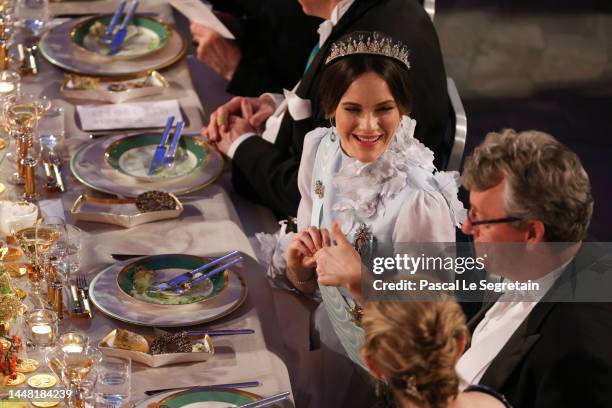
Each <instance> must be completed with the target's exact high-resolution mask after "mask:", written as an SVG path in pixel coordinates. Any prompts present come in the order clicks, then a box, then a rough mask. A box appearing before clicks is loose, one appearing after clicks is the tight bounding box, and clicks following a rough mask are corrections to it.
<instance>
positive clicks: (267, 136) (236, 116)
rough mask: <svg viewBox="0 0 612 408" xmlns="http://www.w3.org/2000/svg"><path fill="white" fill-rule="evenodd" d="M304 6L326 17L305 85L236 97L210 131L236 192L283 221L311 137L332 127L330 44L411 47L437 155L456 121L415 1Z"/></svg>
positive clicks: (418, 98) (417, 98)
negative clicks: (325, 96)
mask: <svg viewBox="0 0 612 408" xmlns="http://www.w3.org/2000/svg"><path fill="white" fill-rule="evenodd" d="M299 1H300V4H301V5H302V9H303V10H304V12H305V13H306V14H308V15H311V16H317V17H321V18H324V19H325V21H324V22H323V23H322V24H321V26H320V27H319V30H318V32H319V41H318V44H316V47H315V48H314V50H313V52H312V53H311V55H312V58H311V59H309V61H308V64H307V69H306V71H305V73H304V76H303V77H302V80H301V81H300V82H299V84H298V85H297V86H296V87H295V88H294V90H293V91H286V90H285V94H284V96H283V95H274V94H264V95H261V96H260V97H259V98H239V97H237V98H234V99H232V100H231V101H230V102H228V103H227V104H226V105H224V106H222V107H220V108H219V109H218V110H217V111H216V112H214V113H213V114H212V115H211V117H210V121H209V124H208V127H207V128H206V129H205V131H204V133H205V135H206V136H207V137H208V139H209V140H210V141H211V142H213V143H215V144H216V146H217V148H218V149H219V150H220V151H221V152H222V153H224V154H226V155H227V156H228V157H230V158H231V159H232V168H233V183H234V186H235V188H236V190H237V191H238V192H239V193H240V194H242V195H243V196H245V197H247V198H249V199H251V200H253V201H256V202H259V203H261V204H263V205H265V206H267V207H269V208H271V209H272V210H273V211H274V212H275V213H276V214H277V215H278V216H287V215H295V214H296V212H297V207H298V204H299V201H300V194H299V191H298V186H297V175H298V169H299V165H300V158H301V154H302V146H303V141H304V136H305V135H306V133H308V132H309V131H311V130H313V129H314V128H316V127H320V126H325V127H329V126H330V123H329V121H328V120H327V119H326V118H325V114H324V112H323V109H322V107H321V104H320V96H319V78H320V74H321V70H322V68H323V66H324V62H325V57H326V56H327V54H328V51H329V49H330V47H331V44H332V43H333V42H334V41H336V40H338V39H339V38H340V37H342V36H343V35H345V34H348V33H351V32H354V31H380V32H384V33H386V34H388V35H390V36H391V37H393V38H394V39H395V40H399V41H401V42H403V43H404V44H406V45H407V47H408V48H409V50H410V65H411V68H410V76H411V82H412V88H413V95H412V99H413V111H412V113H411V116H412V118H414V119H416V121H417V127H416V133H415V135H416V137H417V138H419V140H421V142H423V143H424V144H425V145H427V146H428V147H429V148H431V149H432V150H433V151H434V152H436V153H438V152H439V150H440V146H441V144H442V140H443V137H444V134H445V132H446V130H447V124H448V118H449V104H448V94H447V91H446V75H445V72H444V66H443V62H442V55H441V52H440V46H439V42H438V37H437V35H436V31H435V29H434V27H433V24H432V22H431V20H430V18H429V16H428V15H427V13H426V12H425V10H424V9H423V7H422V6H421V5H420V4H419V3H418V2H417V1H416V0H299ZM313 45H314V44H313ZM264 125H265V126H264Z"/></svg>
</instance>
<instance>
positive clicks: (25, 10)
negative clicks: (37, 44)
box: [15, 0, 49, 38]
mask: <svg viewBox="0 0 612 408" xmlns="http://www.w3.org/2000/svg"><path fill="white" fill-rule="evenodd" d="M15 14H16V16H17V18H18V19H19V22H20V24H21V26H22V27H24V28H26V29H27V30H28V31H29V32H30V33H31V34H32V35H33V36H34V37H36V38H40V36H41V34H42V33H43V31H44V29H45V25H46V24H47V22H48V20H49V0H17V5H16V7H15Z"/></svg>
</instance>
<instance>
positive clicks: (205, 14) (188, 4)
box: [170, 0, 235, 40]
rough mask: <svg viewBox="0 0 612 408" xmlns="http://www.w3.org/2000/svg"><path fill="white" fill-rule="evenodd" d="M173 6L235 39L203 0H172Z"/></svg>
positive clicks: (191, 17) (190, 17)
mask: <svg viewBox="0 0 612 408" xmlns="http://www.w3.org/2000/svg"><path fill="white" fill-rule="evenodd" d="M170 4H171V5H172V7H174V8H175V9H177V10H178V11H180V12H181V14H183V15H184V16H185V17H187V18H188V19H189V20H191V21H193V22H194V23H198V24H200V25H203V26H205V27H208V28H210V29H212V30H215V31H216V32H218V33H219V34H221V35H222V36H223V37H225V38H229V39H230V40H233V39H235V37H234V35H233V34H232V33H231V31H230V30H228V29H227V27H226V26H225V25H224V24H223V23H222V22H221V20H219V18H218V17H217V16H216V15H215V13H213V12H212V10H211V8H210V7H208V6H207V5H206V4H204V3H203V2H202V1H201V0H170Z"/></svg>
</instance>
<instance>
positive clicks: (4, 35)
mask: <svg viewBox="0 0 612 408" xmlns="http://www.w3.org/2000/svg"><path fill="white" fill-rule="evenodd" d="M5 1H6V0H5ZM9 3H10V2H9V1H7V2H6V4H9ZM6 4H3V5H2V6H1V8H2V11H1V12H0V70H5V69H7V68H8V67H9V62H10V58H9V54H8V46H9V43H10V41H11V38H12V37H13V31H14V25H15V20H14V18H13V15H12V6H6Z"/></svg>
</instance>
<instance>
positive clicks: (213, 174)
mask: <svg viewBox="0 0 612 408" xmlns="http://www.w3.org/2000/svg"><path fill="white" fill-rule="evenodd" d="M160 138H161V136H160V135H159V134H158V133H145V134H142V135H139V136H111V137H104V138H99V139H94V140H92V141H91V142H90V143H88V144H85V145H83V146H82V147H81V148H80V149H79V150H78V151H77V152H76V153H75V154H74V155H73V156H72V159H71V161H70V170H71V171H72V173H73V174H74V176H75V177H76V178H77V179H78V180H79V181H80V182H81V183H83V184H85V185H87V186H89V187H91V188H93V189H96V190H99V191H103V192H105V193H109V194H116V195H119V196H123V197H136V196H137V195H138V194H141V193H144V192H145V191H151V190H161V191H166V192H168V193H173V194H175V195H180V194H187V193H189V192H192V191H195V190H199V189H201V188H203V187H205V186H207V185H209V184H211V183H213V182H214V181H215V180H216V179H217V178H218V177H219V175H220V174H221V171H222V170H223V158H222V157H221V155H220V154H219V153H218V152H217V151H216V150H215V149H213V148H212V147H211V146H210V145H209V144H208V143H206V142H205V141H203V140H202V139H199V138H197V137H190V136H184V137H183V138H182V139H181V141H182V142H181V143H182V145H183V150H184V151H185V150H187V151H188V153H187V154H189V155H193V157H192V160H195V162H193V161H192V162H191V164H190V166H192V165H193V166H194V167H193V169H191V170H189V171H187V172H185V173H184V174H181V175H180V176H177V177H174V176H172V175H171V177H164V176H163V175H162V176H157V175H156V176H154V177H148V176H145V175H142V176H140V175H141V174H143V173H142V172H143V171H144V168H145V167H147V166H148V163H149V160H150V159H148V158H147V159H146V160H145V159H144V157H145V156H144V155H141V156H139V157H140V160H141V161H140V162H139V163H138V161H137V160H136V161H134V162H133V163H132V162H130V163H127V162H128V161H129V160H127V159H128V158H127V157H125V158H124V163H123V168H121V166H122V165H121V164H120V159H121V158H122V157H123V156H124V155H125V154H126V152H130V151H131V152H137V151H138V152H139V154H143V153H142V152H141V151H140V150H139V149H145V151H148V149H151V148H152V149H153V150H152V151H154V150H155V145H151V144H146V143H159V140H160ZM121 140H123V142H121V143H119V144H116V145H114V148H111V146H113V144H114V143H115V142H118V141H121ZM139 144H141V146H139ZM142 145H144V146H146V147H143V146H142ZM137 146H139V147H137ZM107 155H109V156H112V157H106V156H107ZM151 157H152V156H151ZM194 163H197V165H196V164H194ZM132 165H133V166H132ZM147 170H148V169H147Z"/></svg>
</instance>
